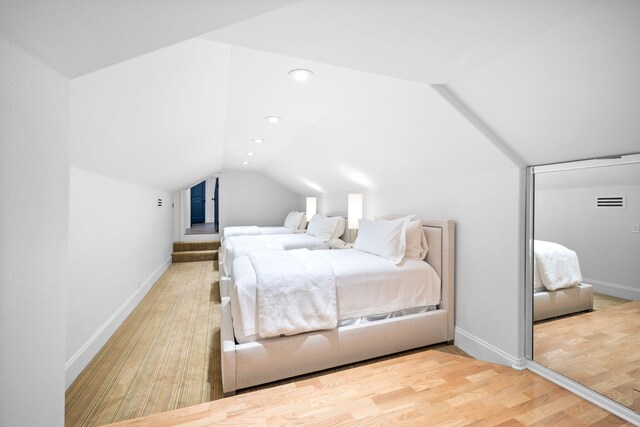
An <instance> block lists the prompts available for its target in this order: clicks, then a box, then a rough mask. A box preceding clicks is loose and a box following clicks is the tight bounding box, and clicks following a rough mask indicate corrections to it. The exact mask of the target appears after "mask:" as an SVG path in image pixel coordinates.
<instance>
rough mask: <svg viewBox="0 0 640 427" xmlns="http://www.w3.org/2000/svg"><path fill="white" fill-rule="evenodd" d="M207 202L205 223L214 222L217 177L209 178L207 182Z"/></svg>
mask: <svg viewBox="0 0 640 427" xmlns="http://www.w3.org/2000/svg"><path fill="white" fill-rule="evenodd" d="M206 182H207V183H206V184H205V186H206V188H205V190H206V192H207V194H206V200H205V202H206V203H205V222H214V220H215V217H214V212H213V211H214V209H213V208H214V203H213V195H214V193H215V189H216V177H215V176H213V177H209V178H207V180H206Z"/></svg>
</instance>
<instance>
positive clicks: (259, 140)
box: [252, 138, 264, 144]
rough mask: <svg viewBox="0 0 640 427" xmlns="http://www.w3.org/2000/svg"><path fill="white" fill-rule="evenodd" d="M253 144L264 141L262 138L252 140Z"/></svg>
mask: <svg viewBox="0 0 640 427" xmlns="http://www.w3.org/2000/svg"><path fill="white" fill-rule="evenodd" d="M252 141H253V142H255V143H256V144H262V143H263V142H264V139H262V138H254V139H252Z"/></svg>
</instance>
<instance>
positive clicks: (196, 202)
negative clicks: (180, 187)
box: [191, 181, 207, 227]
mask: <svg viewBox="0 0 640 427" xmlns="http://www.w3.org/2000/svg"><path fill="white" fill-rule="evenodd" d="M206 190H207V182H206V181H202V182H201V183H200V184H197V185H194V186H193V187H191V226H192V227H193V225H194V224H203V223H204V219H205V204H206V202H207V198H206V194H207V192H206Z"/></svg>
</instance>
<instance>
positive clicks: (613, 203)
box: [596, 196, 627, 209]
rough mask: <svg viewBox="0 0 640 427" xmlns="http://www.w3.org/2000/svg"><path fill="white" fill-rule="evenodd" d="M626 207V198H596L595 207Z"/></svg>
mask: <svg viewBox="0 0 640 427" xmlns="http://www.w3.org/2000/svg"><path fill="white" fill-rule="evenodd" d="M626 206H627V197H626V196H607V197H596V207H597V208H603V209H610V208H617V209H624V208H625V207H626Z"/></svg>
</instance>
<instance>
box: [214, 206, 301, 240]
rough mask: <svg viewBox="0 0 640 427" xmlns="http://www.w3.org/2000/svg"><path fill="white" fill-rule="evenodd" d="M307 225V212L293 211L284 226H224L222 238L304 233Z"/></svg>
mask: <svg viewBox="0 0 640 427" xmlns="http://www.w3.org/2000/svg"><path fill="white" fill-rule="evenodd" d="M306 226H307V218H306V214H305V213H304V212H297V211H291V212H289V213H288V214H287V216H286V218H285V220H284V225H283V226H274V227H258V226H257V225H239V226H230V227H224V229H223V230H222V240H224V239H226V238H227V237H231V236H257V235H268V234H292V233H304V229H305V227H306Z"/></svg>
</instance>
